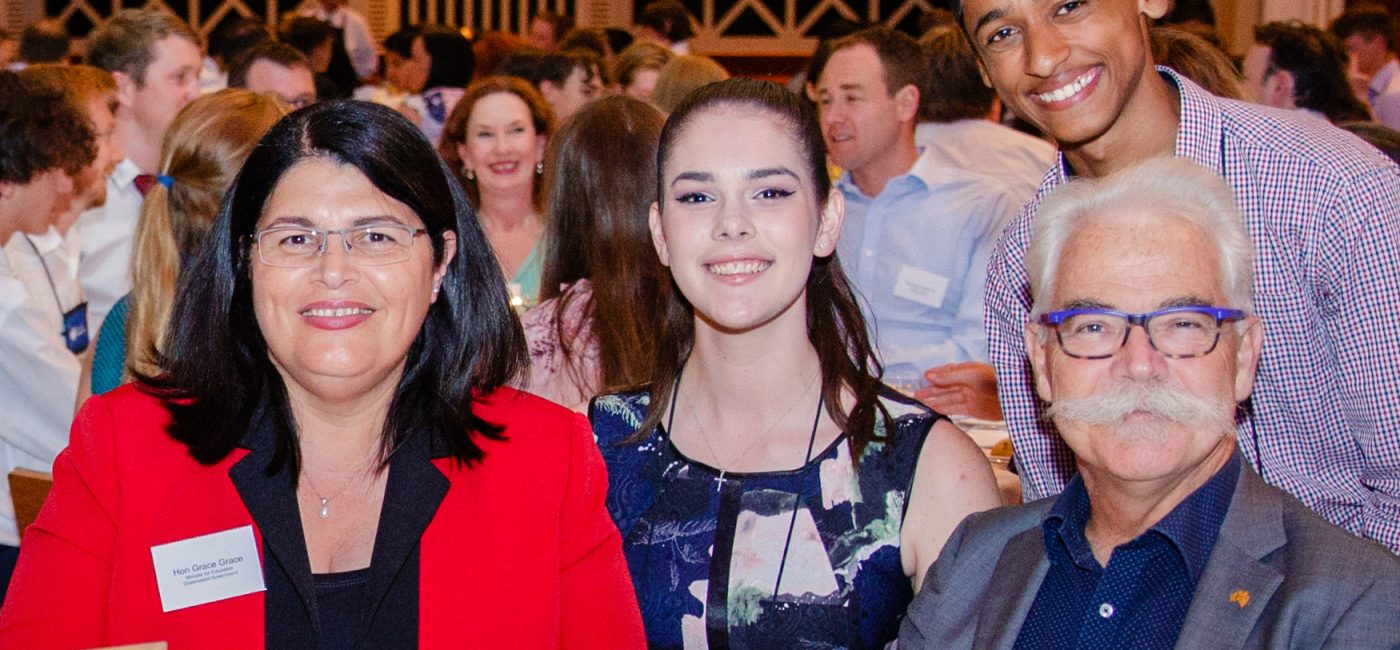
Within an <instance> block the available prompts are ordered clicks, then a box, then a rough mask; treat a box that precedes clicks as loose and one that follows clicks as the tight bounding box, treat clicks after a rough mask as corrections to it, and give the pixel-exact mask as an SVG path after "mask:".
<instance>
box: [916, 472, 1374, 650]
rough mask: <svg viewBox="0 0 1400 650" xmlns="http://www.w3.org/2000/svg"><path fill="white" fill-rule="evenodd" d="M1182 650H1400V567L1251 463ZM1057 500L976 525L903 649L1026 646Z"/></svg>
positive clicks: (949, 548) (939, 573)
mask: <svg viewBox="0 0 1400 650" xmlns="http://www.w3.org/2000/svg"><path fill="white" fill-rule="evenodd" d="M1240 468H1241V469H1240V477H1239V481H1238V483H1237V484H1236V485H1235V494H1234V498H1233V499H1232V500H1231V502H1230V510H1229V512H1228V513H1227V514H1226V515H1225V521H1224V523H1223V524H1222V525H1221V527H1220V536H1219V538H1218V539H1217V541H1216V543H1215V550H1214V551H1212V552H1211V555H1210V560H1209V561H1207V562H1206V568H1205V571H1204V572H1203V573H1202V574H1201V579H1200V581H1199V582H1198V583H1197V584H1196V593H1195V596H1194V597H1193V599H1192V601H1191V607H1190V609H1189V610H1187V612H1186V621H1185V623H1184V624H1183V625H1182V628H1181V636H1180V637H1178V638H1177V642H1176V647H1177V648H1212V649H1215V648H1220V649H1228V648H1323V647H1336V648H1400V558H1397V557H1396V556H1394V555H1391V554H1390V552H1389V551H1388V550H1386V549H1385V548H1384V547H1382V546H1380V545H1379V544H1376V543H1375V542H1372V541H1369V540H1364V539H1360V538H1357V537H1353V536H1352V535H1351V534H1349V533H1347V532H1346V531H1344V530H1342V529H1340V528H1337V527H1335V526H1333V525H1331V524H1329V523H1327V522H1326V521H1324V520H1323V519H1322V518H1321V517H1319V516H1317V515H1316V514H1314V513H1313V512H1312V511H1311V510H1308V509H1307V507H1306V506H1304V505H1303V504H1302V503H1301V502H1299V501H1298V500H1297V499H1294V498H1293V497H1292V496H1290V495H1288V494H1285V493H1284V492H1282V491H1280V490H1278V489H1276V488H1274V487H1272V486H1269V485H1267V484H1265V483H1264V481H1262V480H1261V479H1260V478H1259V476H1258V475H1257V474H1255V473H1254V471H1253V470H1252V469H1250V468H1249V466H1248V464H1246V463H1240ZM1053 503H1054V498H1053V497H1052V498H1048V499H1041V500H1039V501H1036V502H1034V503H1029V504H1026V505H1024V506H1018V507H1014V508H999V509H997V510H991V511H988V512H983V513H978V514H975V515H972V516H969V517H968V518H967V519H966V520H964V521H963V522H962V524H961V525H959V526H958V529H957V530H956V531H954V532H953V535H952V537H950V538H949V539H948V543H947V544H946V545H945V546H944V547H943V552H942V554H941V555H939V557H938V561H937V562H934V564H933V567H932V568H930V569H929V572H928V576H927V577H926V578H925V579H924V586H923V589H922V590H921V591H920V592H919V595H918V596H917V597H915V598H914V602H913V603H912V604H910V606H909V614H908V615H907V616H906V617H905V619H904V623H903V626H902V627H901V628H900V633H899V648H900V650H911V649H917V648H937V649H939V650H942V649H952V648H1000V649H1009V648H1011V647H1012V646H1013V645H1014V644H1015V643H1016V636H1017V634H1019V633H1020V630H1021V625H1022V624H1023V623H1024V622H1025V620H1026V615H1027V614H1028V613H1029V612H1030V608H1031V603H1032V602H1034V601H1035V597H1036V592H1037V591H1039V589H1040V584H1041V582H1042V581H1043V580H1044V579H1045V573H1046V571H1047V570H1048V569H1049V567H1050V562H1049V560H1047V559H1046V556H1045V544H1044V541H1043V540H1044V538H1043V536H1042V534H1041V527H1040V524H1041V521H1042V520H1043V519H1044V517H1045V514H1046V513H1047V512H1048V511H1049V510H1050V506H1051V505H1052V504H1053Z"/></svg>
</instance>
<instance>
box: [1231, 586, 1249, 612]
mask: <svg viewBox="0 0 1400 650" xmlns="http://www.w3.org/2000/svg"><path fill="white" fill-rule="evenodd" d="M1230 602H1232V603H1234V604H1236V605H1239V606H1240V609H1244V606H1245V605H1248V604H1249V592H1248V591H1245V590H1243V589H1237V590H1235V592H1234V593H1231V594H1230Z"/></svg>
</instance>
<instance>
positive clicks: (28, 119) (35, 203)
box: [0, 71, 97, 598]
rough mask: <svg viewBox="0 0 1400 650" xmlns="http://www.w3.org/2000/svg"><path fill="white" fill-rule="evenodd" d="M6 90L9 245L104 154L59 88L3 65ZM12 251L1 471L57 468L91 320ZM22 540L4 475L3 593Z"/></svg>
mask: <svg viewBox="0 0 1400 650" xmlns="http://www.w3.org/2000/svg"><path fill="white" fill-rule="evenodd" d="M0 97H4V98H5V100H4V101H0V124H3V125H4V128H3V129H0V244H6V243H9V242H11V241H12V240H14V239H23V238H25V237H27V236H30V235H42V234H44V233H45V232H47V231H48V230H49V228H50V227H51V226H52V225H53V222H54V219H55V218H56V217H57V215H58V214H60V213H61V212H62V211H63V210H64V209H65V208H66V207H67V201H68V200H69V195H70V194H71V193H72V191H73V177H74V176H76V175H77V174H78V173H79V172H80V171H81V170H82V169H83V168H84V167H86V166H88V165H89V164H90V163H91V162H92V160H93V158H94V157H95V156H96V154H97V136H96V134H94V132H93V128H92V123H91V122H90V121H89V120H88V119H87V117H86V116H84V115H83V114H82V112H81V111H80V110H79V108H78V107H77V105H75V104H74V103H73V102H72V101H70V100H69V99H68V98H67V97H66V96H65V93H64V92H63V91H62V90H60V89H57V88H54V87H51V86H49V85H47V84H39V83H33V82H30V81H26V80H22V79H21V78H20V76H19V75H17V74H15V73H13V72H9V71H0ZM9 250H11V248H10V247H9V246H0V412H3V413H4V417H2V418H0V473H5V474H8V473H9V472H10V470H13V469H15V468H17V467H26V468H29V469H35V470H41V471H48V470H49V468H50V467H51V466H52V464H53V460H54V457H55V456H56V455H57V454H58V452H59V451H60V450H62V449H63V447H64V446H65V445H67V444H68V425H69V423H70V422H71V421H72V418H73V404H74V398H75V397H76V395H77V389H78V378H79V376H80V375H81V374H82V364H83V359H85V358H86V357H85V356H80V355H81V354H82V353H83V352H84V351H85V350H86V349H87V346H88V341H87V339H88V336H87V332H86V329H85V325H84V329H77V326H76V325H74V326H73V327H68V328H65V327H62V326H63V325H67V324H69V323H70V319H67V318H64V319H60V322H59V323H55V322H53V318H52V316H51V314H53V313H54V312H55V309H56V308H57V307H59V306H61V305H55V303H54V301H55V299H56V296H55V295H54V294H53V293H50V291H49V288H48V287H44V288H43V289H42V290H40V291H39V292H37V293H36V292H33V291H31V290H29V289H28V288H26V283H25V282H23V281H22V280H21V279H20V277H18V276H17V275H16V273H15V271H14V269H13V267H12V263H11V261H10V259H9V253H8V251H9ZM81 315H82V313H81V310H78V314H77V316H81ZM74 320H77V319H74ZM74 335H77V336H74ZM18 546H19V531H18V530H17V529H16V528H15V515H14V510H13V508H12V503H11V501H10V489H9V483H8V482H7V481H0V598H3V595H4V588H5V585H6V584H7V583H8V582H9V578H10V571H11V569H12V568H13V567H14V563H15V556H16V553H17V551H18V549H17V548H16V547H18Z"/></svg>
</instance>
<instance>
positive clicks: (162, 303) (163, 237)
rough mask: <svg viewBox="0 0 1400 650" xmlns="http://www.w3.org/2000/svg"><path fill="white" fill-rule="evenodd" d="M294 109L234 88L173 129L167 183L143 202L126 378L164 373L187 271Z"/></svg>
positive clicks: (187, 111) (201, 103) (166, 155)
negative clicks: (252, 162)
mask: <svg viewBox="0 0 1400 650" xmlns="http://www.w3.org/2000/svg"><path fill="white" fill-rule="evenodd" d="M286 114H287V107H286V106H285V105H284V104H282V102H280V101H278V100H277V99H275V98H272V97H270V96H268V95H260V94H258V93H254V92H251V91H248V90H242V89H233V88H230V89H227V90H221V91H219V92H216V93H212V94H209V95H205V96H203V97H200V98H199V99H196V100H194V101H193V102H190V104H189V105H188V106H186V107H185V108H184V109H183V110H181V111H180V114H179V115H177V116H176V117H175V121H174V122H172V123H171V124H170V128H169V129H168V130H167V131H166V132H165V140H164V143H163V144H162V146H161V159H160V160H161V162H160V175H159V176H158V177H157V178H158V179H159V182H158V183H156V184H155V185H153V186H152V187H151V189H150V190H149V191H147V193H146V198H145V201H144V202H143V203H142V204H141V217H140V220H139V221H138V222H137V224H136V236H135V239H134V242H135V243H134V244H133V246H132V249H133V250H132V256H131V268H132V271H133V273H132V283H131V297H130V298H129V300H130V306H129V312H128V313H129V316H128V319H127V322H126V362H125V370H124V371H123V373H122V375H123V377H122V380H123V381H130V380H131V379H132V378H134V377H137V376H156V375H159V374H160V373H161V369H160V368H159V367H158V366H157V362H156V359H158V358H160V357H159V355H160V352H161V345H162V343H161V342H162V341H164V340H165V332H166V329H167V324H168V323H169V321H170V308H171V305H172V304H173V303H174V301H175V287H176V285H177V284H178V283H179V279H180V270H181V269H182V268H183V267H184V263H185V260H188V259H190V258H191V257H193V256H194V254H195V252H196V251H198V250H199V247H200V246H201V245H202V244H203V243H204V239H205V237H206V235H208V234H209V226H210V225H211V224H212V223H213V222H214V217H215V215H217V214H218V212H219V203H220V202H221V201H222V200H223V198H224V192H225V191H226V190H228V188H229V186H230V185H232V184H233V179H234V176H236V175H237V174H238V169H239V168H240V167H242V166H243V161H244V160H247V158H248V154H249V153H252V151H253V146H254V145H256V144H257V143H258V139H259V138H261V137H262V135H263V133H266V132H267V130H268V129H270V128H272V125H273V124H275V123H276V122H277V120H279V119H281V118H282V116H283V115H286Z"/></svg>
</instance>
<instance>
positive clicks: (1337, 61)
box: [1243, 21, 1371, 124]
mask: <svg viewBox="0 0 1400 650" xmlns="http://www.w3.org/2000/svg"><path fill="white" fill-rule="evenodd" d="M1346 66H1347V57H1346V53H1345V52H1344V51H1343V50H1342V48H1341V46H1340V45H1339V44H1338V43H1337V42H1336V41H1335V40H1334V39H1333V38H1332V36H1331V35H1330V34H1328V33H1327V32H1324V31H1322V30H1320V29H1318V28H1316V27H1313V26H1312V25H1306V24H1303V23H1301V22H1298V21H1292V22H1272V23H1268V24H1264V25H1256V26H1255V27H1254V44H1253V45H1251V46H1250V48H1249V52H1248V53H1246V54H1245V56H1244V65H1243V68H1244V78H1245V81H1246V82H1247V83H1248V84H1249V89H1250V92H1251V93H1252V94H1253V95H1254V101H1256V102H1258V103H1260V104H1263V105H1265V106H1272V107H1274V108H1281V109H1284V110H1290V111H1298V112H1299V113H1302V114H1304V115H1309V116H1312V117H1316V118H1318V119H1322V120H1327V121H1329V122H1332V123H1334V124H1339V123H1342V122H1361V121H1368V120H1370V119H1371V111H1370V109H1368V108H1367V106H1366V104H1364V103H1362V101H1361V100H1360V99H1357V97H1356V95H1355V94H1353V93H1352V90H1351V87H1350V86H1349V85H1348V84H1347V77H1346Z"/></svg>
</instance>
